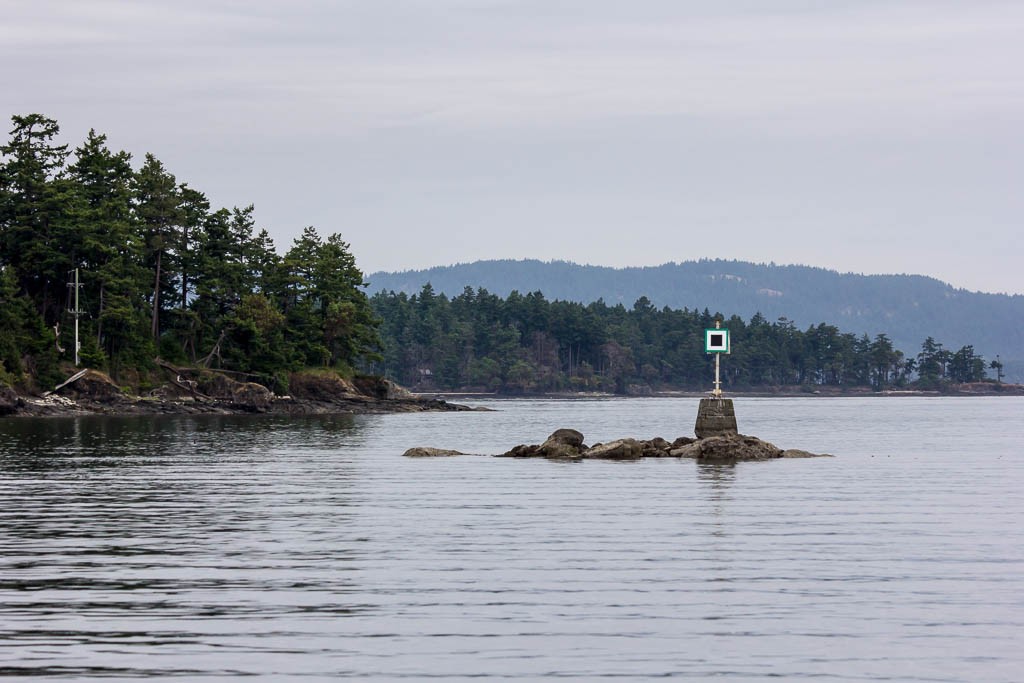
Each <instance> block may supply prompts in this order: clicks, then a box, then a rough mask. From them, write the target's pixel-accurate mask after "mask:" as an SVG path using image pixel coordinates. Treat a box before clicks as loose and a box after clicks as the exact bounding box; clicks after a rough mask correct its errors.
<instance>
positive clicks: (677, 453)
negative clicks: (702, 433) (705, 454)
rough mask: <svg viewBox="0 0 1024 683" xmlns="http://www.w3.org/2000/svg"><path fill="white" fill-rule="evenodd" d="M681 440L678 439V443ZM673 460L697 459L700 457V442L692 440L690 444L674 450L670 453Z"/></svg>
mask: <svg viewBox="0 0 1024 683" xmlns="http://www.w3.org/2000/svg"><path fill="white" fill-rule="evenodd" d="M678 440H679V439H676V441H678ZM668 454H669V455H671V456H672V457H673V458H697V457H700V442H698V441H697V440H696V439H690V440H689V443H687V444H683V445H682V446H680V447H679V448H673V449H672V450H670V451H669V452H668Z"/></svg>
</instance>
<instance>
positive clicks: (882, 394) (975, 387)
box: [413, 383, 1024, 400]
mask: <svg viewBox="0 0 1024 683" xmlns="http://www.w3.org/2000/svg"><path fill="white" fill-rule="evenodd" d="M981 384H987V383H975V384H970V385H957V386H953V387H950V388H948V389H945V390H941V391H940V390H923V389H886V390H883V391H872V390H870V389H865V388H863V387H857V388H854V389H838V390H837V389H835V388H827V389H820V390H814V391H801V390H799V389H782V388H779V389H766V390H737V391H725V392H724V396H725V398H732V397H737V398H861V397H873V398H902V397H936V398H946V397H956V396H1024V384H992V385H991V388H989V387H987V386H979V385H981ZM413 393H414V395H415V396H417V397H419V398H437V399H443V400H448V399H460V398H464V399H494V400H522V399H552V398H557V399H570V400H571V399H604V398H708V397H709V396H710V393H711V392H709V391H690V390H682V389H680V390H662V391H651V392H649V393H636V394H612V393H606V392H596V391H594V392H557V391H556V392H547V393H536V394H507V393H497V392H472V391H423V392H413Z"/></svg>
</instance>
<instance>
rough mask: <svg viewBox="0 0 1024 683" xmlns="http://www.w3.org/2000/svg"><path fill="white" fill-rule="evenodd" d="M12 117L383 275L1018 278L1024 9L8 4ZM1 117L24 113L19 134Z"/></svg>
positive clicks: (472, 1) (878, 2) (981, 283)
mask: <svg viewBox="0 0 1024 683" xmlns="http://www.w3.org/2000/svg"><path fill="white" fill-rule="evenodd" d="M0 15H2V16H3V17H4V19H3V22H2V24H0V105H2V106H0V114H2V115H3V116H5V117H8V116H10V115H14V114H27V113H32V112H37V113H40V114H44V115H46V116H49V117H52V118H55V119H57V121H58V122H59V123H60V124H61V128H62V135H63V139H64V141H66V142H69V143H71V144H72V146H76V145H78V144H80V143H81V141H82V140H84V138H85V136H86V134H87V132H88V130H89V129H90V128H95V129H96V130H97V131H98V132H101V133H106V134H107V135H108V137H109V144H110V146H111V147H112V148H114V149H118V150H120V149H123V150H127V151H129V152H131V153H132V155H133V158H134V160H135V163H136V165H138V164H140V163H141V160H142V158H143V156H144V154H145V153H147V152H151V153H153V154H154V155H155V156H156V157H157V158H158V159H160V160H161V161H162V162H163V163H164V164H165V165H166V166H167V167H168V169H169V170H170V171H171V172H172V173H174V174H175V176H176V177H177V179H178V180H179V181H180V182H187V183H188V184H189V185H190V186H191V187H193V188H195V189H199V190H201V191H203V192H205V193H206V194H207V196H208V197H209V198H210V200H211V202H212V203H213V204H214V205H215V206H217V207H219V206H228V207H231V206H245V205H248V204H250V203H252V204H255V207H256V212H255V215H256V219H257V222H258V224H259V226H260V227H266V228H267V229H268V230H269V231H270V233H271V235H272V236H273V237H274V239H275V241H276V243H277V244H278V248H279V249H280V250H284V249H286V248H287V247H288V245H289V244H290V242H291V240H293V239H294V238H295V237H296V236H297V235H298V234H299V233H300V232H301V230H302V228H303V227H305V226H307V225H313V226H315V227H316V228H317V229H318V230H319V231H320V233H321V234H323V235H327V234H330V233H334V232H337V233H340V234H341V235H342V236H343V237H344V239H345V240H346V241H347V242H349V243H350V244H351V247H352V251H353V253H354V254H355V256H356V259H357V262H358V264H359V266H360V267H361V268H362V269H363V270H364V271H365V272H373V271H377V270H405V269H414V268H424V267H429V266H434V265H445V264H451V263H456V262H466V261H474V260H478V259H491V258H539V259H543V260H552V259H557V260H569V261H574V262H577V263H591V264H600V265H610V266H627V265H656V264H661V263H665V262H668V261H685V260H691V259H698V258H725V259H741V260H749V261H755V262H775V263H797V264H806V265H813V266H821V267H825V268H831V269H835V270H839V271H842V272H857V273H917V274H924V275H931V276H933V277H937V278H939V279H942V280H944V281H947V282H950V283H951V284H953V285H954V286H957V287H964V288H967V289H971V290H979V291H990V292H1008V293H1024V268H1022V267H1021V266H1022V265H1024V263H1022V261H1024V246H1022V244H1024V238H1020V237H1018V232H1019V231H1020V229H1021V227H1022V226H1021V223H1022V221H1021V218H1022V216H1024V186H1022V180H1024V125H1022V124H1021V122H1022V121H1024V69H1022V68H1021V64H1024V3H1022V2H1019V1H1016V0H1015V1H1012V2H1004V1H996V0H970V1H966V0H957V1H955V2H945V1H943V0H928V1H920V2H918V1H916V0H905V1H899V0H828V1H823V0H756V1H752V0H751V1H744V0H734V1H731V2H708V1H707V0H699V1H695V2H691V1H689V0H630V1H629V2H622V1H621V0H574V1H565V0H288V1H287V2H286V1H284V0H275V1H270V0H201V1H194V0H176V1H175V2H164V1H147V0H33V1H32V2H25V1H23V0H0ZM8 130H9V128H8Z"/></svg>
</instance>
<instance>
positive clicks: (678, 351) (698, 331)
mask: <svg viewBox="0 0 1024 683" xmlns="http://www.w3.org/2000/svg"><path fill="white" fill-rule="evenodd" d="M370 304H371V306H372V307H373V310H374V312H375V313H376V315H377V316H378V317H379V318H380V320H381V327H380V333H381V338H382V342H383V350H382V358H381V359H380V360H379V361H377V362H376V363H374V365H373V366H374V369H375V370H376V371H377V372H379V373H382V374H386V375H389V376H391V377H392V378H393V379H395V380H397V381H398V382H399V383H402V384H406V385H408V386H411V387H420V388H424V389H428V388H429V389H437V390H466V389H474V390H479V391H498V392H508V393H533V392H551V391H610V392H617V393H636V392H644V391H647V390H649V389H658V388H689V389H702V388H707V387H708V386H709V384H710V382H711V378H712V376H713V370H712V368H713V360H712V358H711V356H709V355H708V354H706V353H705V352H704V330H705V329H707V328H710V327H714V323H715V320H716V319H717V320H721V321H723V326H724V327H726V328H728V330H729V331H730V335H731V339H732V353H731V354H730V355H729V356H728V358H727V360H726V361H725V362H724V363H722V376H723V381H724V382H725V384H726V386H729V387H734V388H756V387H765V386H794V385H795V386H804V387H811V388H813V387H815V386H836V387H859V386H863V387H871V388H873V389H875V390H882V389H889V388H897V387H909V386H914V387H918V388H926V389H927V388H941V387H942V386H943V385H946V384H951V383H962V382H975V381H981V380H984V379H985V378H986V365H985V361H984V359H983V358H982V357H981V356H979V355H977V354H976V353H975V352H974V349H973V347H972V346H964V347H962V348H961V349H959V350H957V351H955V352H950V351H948V350H946V349H944V348H943V347H942V345H941V344H940V343H938V342H936V341H935V340H934V339H933V338H931V337H929V338H928V339H926V340H925V342H924V343H923V344H922V347H921V351H920V352H919V353H918V354H916V355H914V356H908V355H907V354H905V353H904V352H902V351H900V350H899V349H896V348H894V346H893V343H892V341H891V340H890V339H889V337H888V336H887V335H886V334H878V335H876V336H875V337H874V338H870V337H868V336H867V335H861V336H857V335H855V334H852V333H844V332H842V331H840V330H839V329H838V328H837V327H835V326H833V325H829V324H826V323H821V324H819V325H812V326H810V327H808V328H807V329H806V330H800V329H798V328H797V327H796V326H795V325H794V324H793V322H792V321H789V320H787V319H786V318H779V319H778V320H776V321H774V322H769V321H768V320H767V319H765V317H764V316H762V315H761V314H760V313H758V314H756V315H754V316H753V317H752V318H751V319H750V320H749V321H745V320H743V319H742V318H740V317H739V316H736V315H733V316H730V317H728V318H726V317H724V316H722V315H721V314H720V313H714V314H712V313H711V312H710V311H709V310H708V309H706V308H705V309H704V310H703V311H698V310H689V309H687V308H683V309H682V310H676V309H672V308H669V307H667V306H666V307H664V308H661V309H658V308H655V307H654V306H653V305H652V304H651V302H650V301H649V300H648V299H647V297H640V298H639V299H638V300H637V301H636V302H635V303H634V304H633V306H632V308H628V309H627V308H626V307H625V306H623V305H621V304H618V305H615V306H610V305H608V304H606V303H605V302H603V301H600V300H599V301H597V302H594V303H591V304H581V303H575V302H571V301H558V300H555V301H549V300H547V299H546V298H545V297H544V295H543V294H542V293H541V292H539V291H537V292H531V293H528V294H521V293H519V292H518V291H513V292H512V293H511V294H510V295H509V296H508V297H506V298H501V297H499V296H497V295H495V294H491V293H489V292H488V291H487V290H485V289H475V290H474V289H472V288H470V287H466V288H465V290H464V291H463V292H462V294H459V295H458V296H455V297H452V298H450V299H449V298H448V297H447V296H445V295H444V294H437V293H435V291H434V289H433V287H432V286H431V285H430V284H427V285H425V286H424V287H423V288H422V290H421V291H420V292H419V293H417V294H413V295H411V296H410V295H407V294H405V293H395V292H393V291H388V292H378V293H377V294H375V295H374V296H373V297H371V299H370Z"/></svg>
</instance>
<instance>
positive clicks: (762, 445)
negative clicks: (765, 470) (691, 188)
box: [692, 434, 782, 460]
mask: <svg viewBox="0 0 1024 683" xmlns="http://www.w3.org/2000/svg"><path fill="white" fill-rule="evenodd" d="M692 445H693V446H697V447H698V448H699V449H700V455H698V456H697V459H698V460H773V459H775V458H781V457H782V449H781V448H779V447H778V446H776V445H775V444H771V443H768V442H767V441H762V440H761V439H758V438H757V437H756V436H745V435H743V434H728V435H723V436H711V437H708V438H706V439H700V440H699V441H697V442H696V443H695V444H692Z"/></svg>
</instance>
